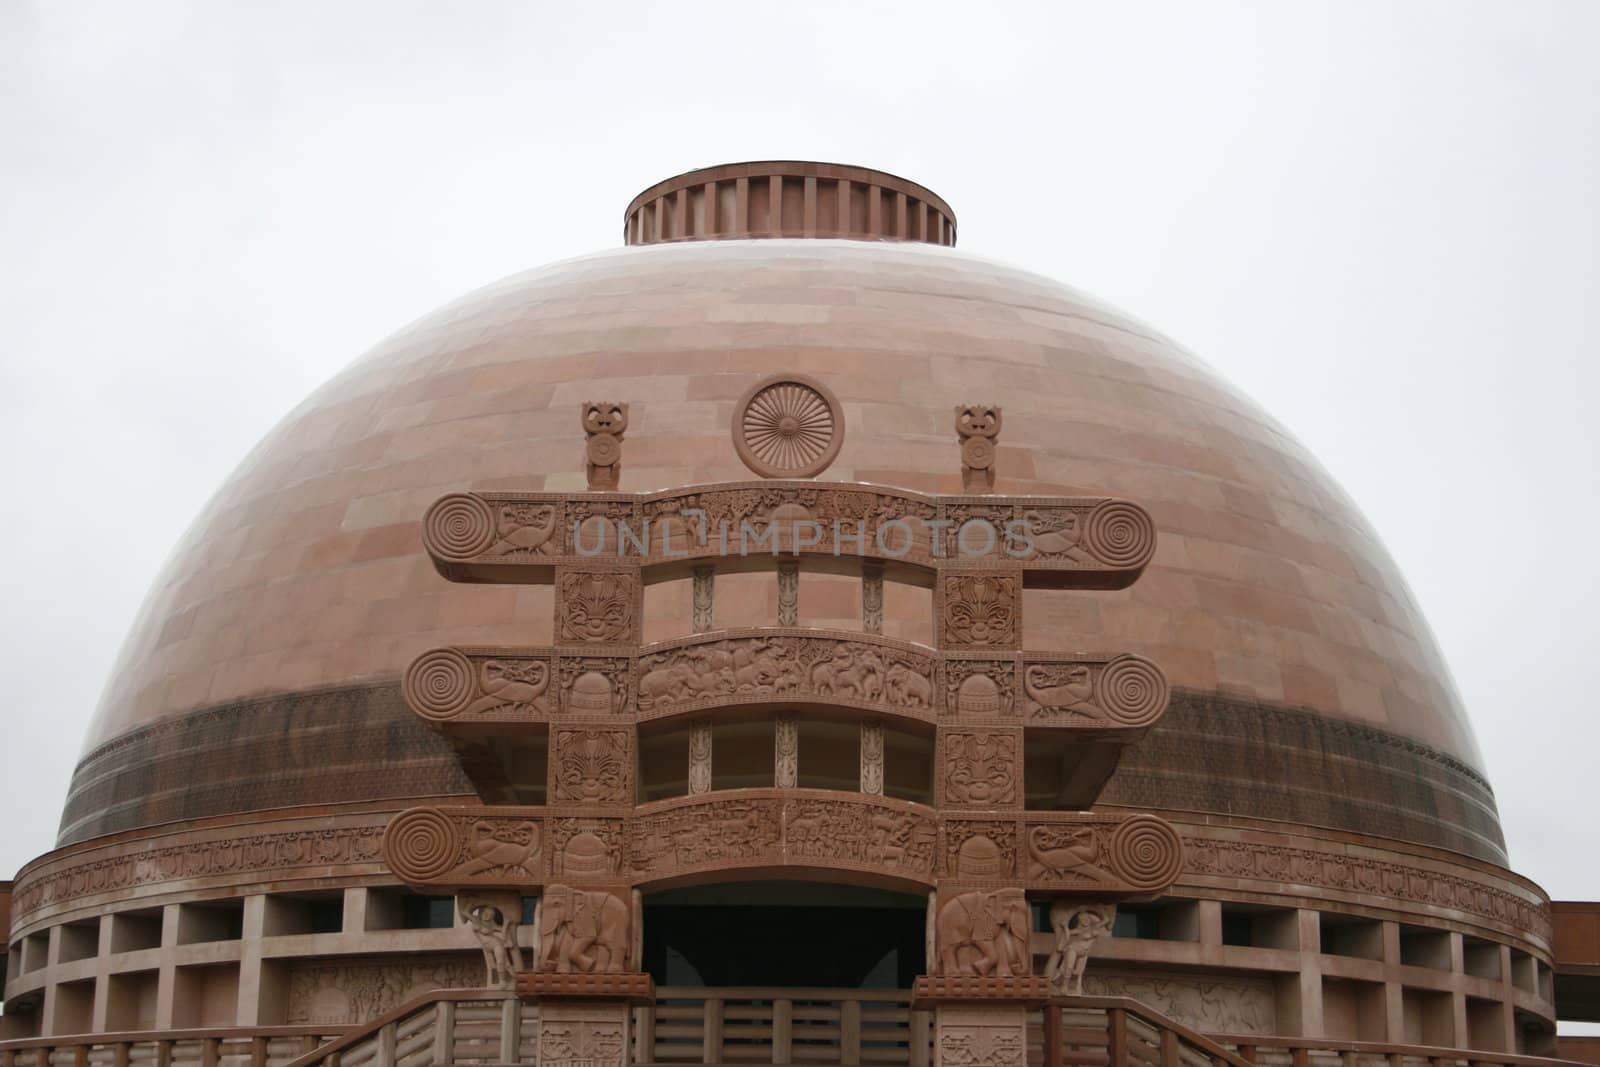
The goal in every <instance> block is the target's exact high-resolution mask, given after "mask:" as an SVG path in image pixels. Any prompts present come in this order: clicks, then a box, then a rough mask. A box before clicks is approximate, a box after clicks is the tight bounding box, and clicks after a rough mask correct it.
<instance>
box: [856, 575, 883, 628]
mask: <svg viewBox="0 0 1600 1067" xmlns="http://www.w3.org/2000/svg"><path fill="white" fill-rule="evenodd" d="M861 629H862V630H864V631H866V632H867V633H869V634H881V633H883V564H881V563H863V564H862V565H861Z"/></svg>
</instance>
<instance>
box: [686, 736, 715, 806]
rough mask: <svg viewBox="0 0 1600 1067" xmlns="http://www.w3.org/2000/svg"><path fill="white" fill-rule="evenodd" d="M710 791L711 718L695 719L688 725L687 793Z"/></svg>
mask: <svg viewBox="0 0 1600 1067" xmlns="http://www.w3.org/2000/svg"><path fill="white" fill-rule="evenodd" d="M709 792H711V720H709V719H697V720H695V722H694V723H693V724H692V725H691V726H690V727H689V793H690V795H691V796H692V795H694V794H697V793H709Z"/></svg>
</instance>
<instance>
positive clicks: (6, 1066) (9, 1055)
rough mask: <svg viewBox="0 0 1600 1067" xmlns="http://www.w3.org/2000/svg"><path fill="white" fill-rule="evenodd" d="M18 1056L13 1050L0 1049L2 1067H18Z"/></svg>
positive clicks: (0, 1066) (0, 1065)
mask: <svg viewBox="0 0 1600 1067" xmlns="http://www.w3.org/2000/svg"><path fill="white" fill-rule="evenodd" d="M16 1065H17V1054H16V1053H15V1052H13V1051H12V1050H11V1049H8V1048H5V1049H0V1067H16Z"/></svg>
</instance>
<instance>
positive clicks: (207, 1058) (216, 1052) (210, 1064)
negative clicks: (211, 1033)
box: [200, 1037, 222, 1067]
mask: <svg viewBox="0 0 1600 1067" xmlns="http://www.w3.org/2000/svg"><path fill="white" fill-rule="evenodd" d="M221 1058H222V1039H221V1038H218V1037H202V1038H201V1039H200V1067H217V1061H218V1060H220V1059H221Z"/></svg>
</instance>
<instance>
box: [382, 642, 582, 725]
mask: <svg viewBox="0 0 1600 1067" xmlns="http://www.w3.org/2000/svg"><path fill="white" fill-rule="evenodd" d="M550 676H551V657H549V656H548V655H539V654H537V653H535V652H534V651H533V650H528V651H527V652H526V653H523V654H513V653H506V654H494V653H491V654H488V655H477V656H474V655H469V654H468V652H467V651H466V650H463V649H456V648H436V649H434V650H432V651H431V652H424V653H423V654H422V655H420V656H418V657H417V658H416V659H414V660H412V661H411V666H410V667H408V668H407V669H406V673H405V678H404V680H403V683H402V690H403V692H404V694H405V698H406V703H407V704H409V705H410V706H411V710H412V711H414V712H416V713H417V714H418V715H419V716H421V717H422V718H424V719H427V720H428V721H429V722H433V723H444V722H450V721H453V720H460V721H470V720H483V719H520V718H528V719H540V718H543V717H545V716H546V715H548V714H549V713H550V710H551V708H552V706H553V705H554V699H553V697H554V694H552V693H551V692H550Z"/></svg>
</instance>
